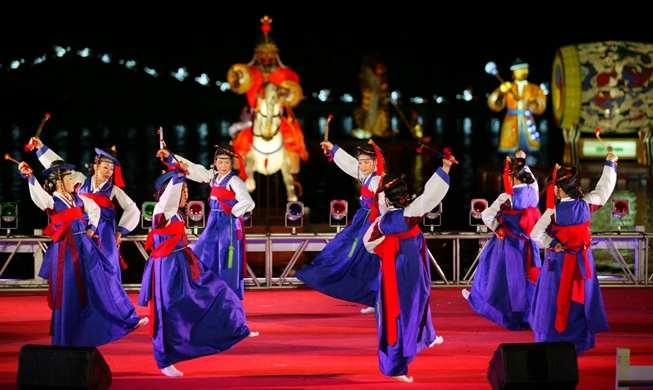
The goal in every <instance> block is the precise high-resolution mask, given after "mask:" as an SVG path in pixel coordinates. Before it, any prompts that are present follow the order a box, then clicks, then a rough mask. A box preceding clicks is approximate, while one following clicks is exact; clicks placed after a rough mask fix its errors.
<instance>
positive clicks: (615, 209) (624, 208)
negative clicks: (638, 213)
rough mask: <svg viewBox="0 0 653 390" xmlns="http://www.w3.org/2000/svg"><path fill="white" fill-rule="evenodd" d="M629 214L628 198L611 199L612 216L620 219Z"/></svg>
mask: <svg viewBox="0 0 653 390" xmlns="http://www.w3.org/2000/svg"><path fill="white" fill-rule="evenodd" d="M629 214H630V204H629V202H628V199H615V200H613V201H612V216H613V217H614V218H617V219H620V218H621V217H624V216H626V215H629Z"/></svg>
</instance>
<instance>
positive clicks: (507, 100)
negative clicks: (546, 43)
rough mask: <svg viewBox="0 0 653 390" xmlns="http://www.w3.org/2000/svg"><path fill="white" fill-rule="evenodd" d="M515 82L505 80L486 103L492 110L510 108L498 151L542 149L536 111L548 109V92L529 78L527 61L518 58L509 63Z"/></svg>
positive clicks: (537, 112) (511, 151)
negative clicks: (529, 80) (536, 122)
mask: <svg viewBox="0 0 653 390" xmlns="http://www.w3.org/2000/svg"><path fill="white" fill-rule="evenodd" d="M510 70H511V71H512V78H513V79H514V81H513V82H510V81H506V82H503V83H502V84H501V85H500V86H499V88H497V89H495V90H494V92H492V93H491V94H490V97H489V98H488V100H487V104H488V106H489V107H490V109H491V110H492V111H495V112H500V111H501V110H503V109H504V108H506V109H507V111H506V116H505V118H504V119H503V124H502V126H501V138H500V139H499V152H501V153H514V152H515V151H516V150H517V149H522V150H524V151H526V152H529V151H531V152H534V151H538V150H540V134H539V132H538V131H537V127H536V126H535V119H534V118H533V115H539V114H542V113H543V112H544V110H545V109H546V96H545V95H544V92H543V91H542V89H541V88H540V87H539V86H538V85H537V84H532V83H529V82H528V64H527V63H526V62H524V61H522V60H520V59H519V58H518V59H517V60H516V61H515V62H514V63H513V65H512V66H511V67H510Z"/></svg>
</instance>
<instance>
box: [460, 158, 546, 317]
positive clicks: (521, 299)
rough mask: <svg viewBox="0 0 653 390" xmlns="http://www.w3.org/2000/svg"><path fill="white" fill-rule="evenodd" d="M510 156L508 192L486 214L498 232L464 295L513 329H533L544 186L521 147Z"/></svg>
mask: <svg viewBox="0 0 653 390" xmlns="http://www.w3.org/2000/svg"><path fill="white" fill-rule="evenodd" d="M515 156H516V158H509V157H508V158H507V159H506V165H505V168H504V172H503V179H504V180H503V182H504V187H505V192H503V193H502V194H501V195H499V197H498V198H497V199H496V200H495V201H494V203H492V205H491V206H490V207H488V208H487V209H485V210H484V211H483V213H482V218H483V222H485V224H486V225H487V227H488V228H489V229H491V230H492V231H494V237H492V238H491V239H490V241H489V242H488V243H487V244H486V245H485V248H484V249H483V253H482V254H481V256H480V257H479V260H478V268H476V274H475V275H474V281H473V283H472V291H471V293H470V292H469V291H468V290H463V296H464V297H465V298H466V299H468V300H469V304H470V306H471V307H472V309H474V311H475V312H477V313H478V314H480V315H482V316H483V317H485V318H487V319H488V320H490V321H494V322H496V323H497V324H499V325H501V326H503V327H504V328H506V329H510V330H523V329H530V326H529V325H528V315H529V313H530V307H531V301H532V299H533V292H534V291H535V282H536V280H537V273H538V272H539V269H540V267H541V261H540V249H539V247H538V246H537V244H535V243H534V242H533V240H532V239H531V238H530V233H531V230H532V229H533V226H535V223H536V222H537V220H538V219H539V218H540V216H541V213H540V210H539V209H538V208H537V204H538V201H539V187H538V185H537V181H536V180H535V178H534V177H533V174H532V173H531V171H530V169H529V168H528V166H527V165H526V160H525V158H526V154H525V153H524V152H523V151H521V150H518V151H517V153H516V154H515Z"/></svg>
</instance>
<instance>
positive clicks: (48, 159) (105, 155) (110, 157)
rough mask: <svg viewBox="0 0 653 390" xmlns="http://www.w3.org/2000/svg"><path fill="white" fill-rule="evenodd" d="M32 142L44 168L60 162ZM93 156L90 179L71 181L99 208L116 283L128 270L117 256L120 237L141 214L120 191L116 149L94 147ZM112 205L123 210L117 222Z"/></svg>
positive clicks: (79, 175) (82, 177) (104, 245)
mask: <svg viewBox="0 0 653 390" xmlns="http://www.w3.org/2000/svg"><path fill="white" fill-rule="evenodd" d="M31 141H34V142H35V144H36V149H38V151H37V152H36V156H37V157H38V158H39V161H40V162H41V164H43V166H44V167H49V166H50V164H51V163H52V162H53V161H55V160H61V157H59V155H57V154H56V153H55V152H53V151H52V149H50V148H48V147H47V146H46V145H44V144H43V142H42V141H41V140H40V139H38V138H32V139H31ZM95 153H97V155H96V156H95V161H94V162H93V165H92V167H91V168H90V169H89V173H90V176H89V177H86V176H85V175H84V174H83V173H81V172H78V171H72V178H73V181H74V183H75V189H76V192H77V193H78V194H80V195H83V196H84V197H86V198H89V199H92V200H93V201H94V202H95V203H96V204H97V205H98V206H100V210H101V212H102V215H101V216H100V222H99V224H98V227H97V228H98V236H99V237H100V248H101V249H102V252H104V254H105V255H106V256H107V258H108V259H109V261H110V262H111V265H112V267H111V268H110V269H109V270H110V271H111V272H113V273H115V274H116V277H117V278H118V281H121V280H122V274H121V272H120V269H121V267H122V268H127V264H126V263H124V261H123V259H122V257H121V256H120V241H121V239H122V236H123V235H126V234H129V232H131V231H132V230H134V229H135V228H136V226H138V223H139V221H140V218H141V213H140V210H139V209H138V206H137V205H136V203H134V201H133V200H131V198H130V197H129V196H127V194H126V193H125V191H123V190H122V188H121V187H124V186H125V185H124V183H123V181H122V174H121V165H120V161H118V158H117V155H116V149H115V147H112V148H110V149H109V148H107V149H99V148H95ZM112 179H113V180H112ZM113 181H115V183H114V182H113ZM115 203H117V204H118V205H119V206H120V208H122V216H121V217H120V221H119V222H118V223H117V222H116V209H115V206H114V204H115Z"/></svg>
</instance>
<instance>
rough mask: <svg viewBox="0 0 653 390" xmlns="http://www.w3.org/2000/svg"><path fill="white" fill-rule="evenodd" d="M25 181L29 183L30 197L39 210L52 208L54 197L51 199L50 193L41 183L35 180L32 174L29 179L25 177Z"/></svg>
mask: <svg viewBox="0 0 653 390" xmlns="http://www.w3.org/2000/svg"><path fill="white" fill-rule="evenodd" d="M27 182H28V184H29V194H30V197H31V198H32V201H33V202H34V204H35V205H36V207H38V208H40V209H41V210H46V209H52V208H54V199H52V195H50V194H48V193H47V191H45V190H44V189H43V187H41V184H40V183H39V182H38V180H36V178H35V177H34V175H33V174H32V176H30V178H29V179H27Z"/></svg>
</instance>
